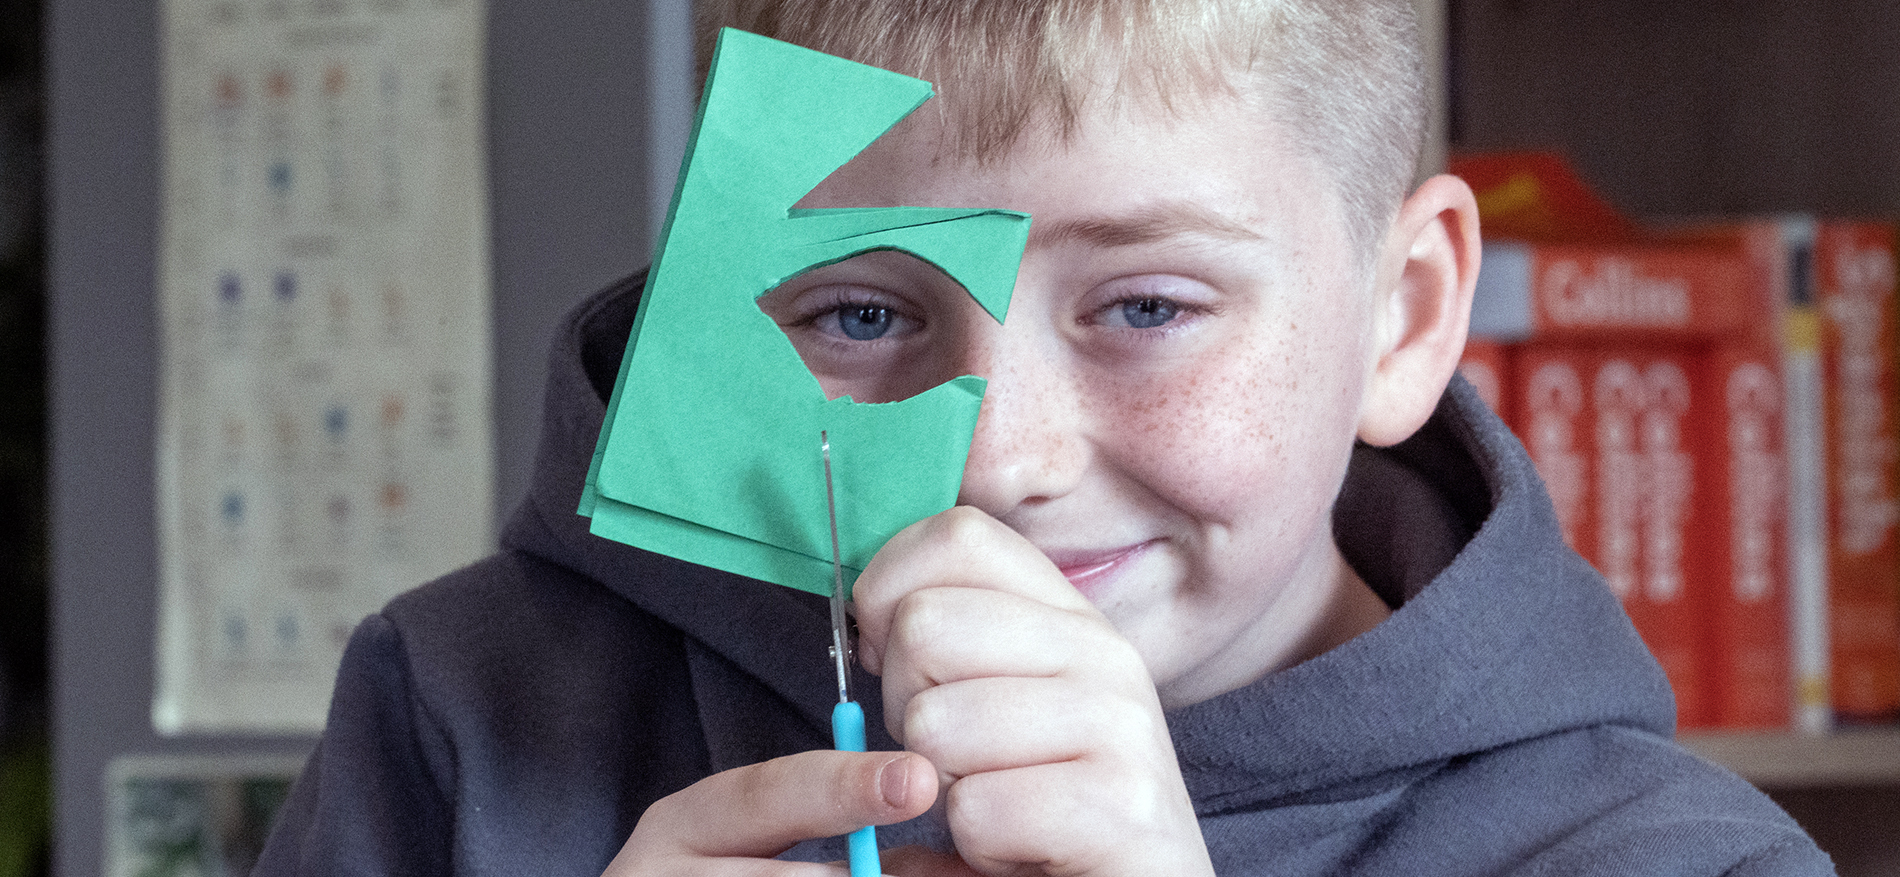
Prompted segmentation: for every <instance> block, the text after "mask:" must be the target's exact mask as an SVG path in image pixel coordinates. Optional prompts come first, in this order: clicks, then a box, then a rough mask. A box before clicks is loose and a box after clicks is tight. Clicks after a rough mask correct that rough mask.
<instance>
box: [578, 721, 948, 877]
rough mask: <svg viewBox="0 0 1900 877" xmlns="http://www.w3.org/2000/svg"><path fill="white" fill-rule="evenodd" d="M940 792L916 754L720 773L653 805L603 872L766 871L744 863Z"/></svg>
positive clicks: (910, 812) (897, 811)
mask: <svg viewBox="0 0 1900 877" xmlns="http://www.w3.org/2000/svg"><path fill="white" fill-rule="evenodd" d="M936 797H937V773H936V770H935V768H934V767H932V766H931V764H930V762H929V761H927V760H926V759H924V758H923V757H922V756H919V755H916V754H914V753H902V752H835V751H826V750H821V751H815V752H802V753H799V754H797V755H788V756H785V757H783V758H776V759H773V760H771V761H767V762H762V763H760V764H754V765H748V766H746V767H741V768H735V769H733V770H729V771H725V772H723V773H718V774H714V775H713V776H710V777H707V778H706V779H703V780H701V781H699V782H697V783H694V784H693V785H691V786H688V787H687V788H685V789H682V790H681V791H679V792H676V793H674V794H672V795H669V796H667V797H666V798H663V799H661V800H660V801H658V802H655V803H654V804H653V806H652V807H649V808H647V811H646V813H645V814H644V815H642V816H641V817H640V824H639V825H638V826H636V827H635V828H634V831H633V835H632V836H631V837H629V838H628V839H627V843H626V845H625V846H623V847H622V848H621V850H620V853H619V855H617V856H615V858H614V861H613V864H611V865H609V866H608V869H607V872H606V873H607V874H609V875H615V877H635V875H644V874H674V873H702V872H704V873H711V872H715V871H717V872H724V873H733V874H745V873H762V872H758V871H755V870H751V869H753V868H756V867H758V866H760V865H763V864H764V863H757V862H755V863H748V862H746V861H745V860H748V859H751V860H758V859H763V858H768V857H771V856H775V855H778V854H779V853H781V852H784V851H785V850H787V849H789V848H791V847H792V846H793V845H794V844H797V843H798V842H800V841H803V840H809V839H811V838H820V837H832V836H835V835H841V834H846V833H849V832H851V831H855V830H857V829H859V828H862V827H864V826H866V825H886V824H889V823H893V822H901V821H903V820H906V819H910V818H912V817H914V816H917V815H919V814H921V813H923V812H924V811H925V810H927V809H929V807H930V805H931V803H932V802H934V801H935V800H936ZM772 864H773V865H780V864H788V863H772ZM813 867H816V866H813ZM772 873H775V874H778V873H783V874H792V873H797V872H796V870H785V871H777V870H775V871H772ZM811 873H815V874H816V873H825V874H830V873H833V872H831V871H829V870H816V871H812V872H811Z"/></svg>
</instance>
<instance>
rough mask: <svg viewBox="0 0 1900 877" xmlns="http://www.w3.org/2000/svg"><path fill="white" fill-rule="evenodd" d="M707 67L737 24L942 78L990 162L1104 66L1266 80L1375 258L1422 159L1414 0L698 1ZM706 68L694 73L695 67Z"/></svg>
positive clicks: (1168, 91)
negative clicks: (722, 35) (719, 39)
mask: <svg viewBox="0 0 1900 877" xmlns="http://www.w3.org/2000/svg"><path fill="white" fill-rule="evenodd" d="M700 25H701V27H700V39H701V43H700V46H699V49H700V53H699V57H700V62H701V65H702V66H703V65H705V64H707V63H709V58H710V56H711V48H712V41H713V40H714V39H715V35H716V33H717V31H718V29H719V28H721V27H735V28H738V29H740V30H745V31H751V32H753V33H757V34H760V35H763V36H768V37H772V38H775V39H779V40H784V41H786V42H790V43H796V44H798V45H802V46H806V47H809V48H813V49H817V50H819V51H822V52H826V53H828V54H833V55H838V56H840V57H845V58H850V59H852V60H855V61H859V62H862V63H866V64H871V65H873V66H877V67H882V68H885V69H888V70H895V71H897V72H899V73H905V74H908V75H911V76H916V77H918V78H921V79H927V80H930V81H932V82H934V83H936V85H937V88H938V91H939V92H940V93H942V94H946V95H954V98H953V101H954V103H953V104H952V105H950V106H948V107H944V108H941V110H940V111H942V112H947V113H948V114H949V117H948V121H950V122H951V124H950V125H948V126H947V128H948V129H949V131H950V132H951V133H950V136H951V137H952V138H954V141H955V142H954V143H952V144H950V146H951V148H953V149H955V150H957V151H958V152H960V153H961V154H963V155H965V156H968V157H972V158H975V159H977V160H986V159H989V158H993V157H996V156H999V155H1001V154H1003V153H1004V152H1006V151H1007V150H1008V149H1009V148H1010V147H1011V146H1012V145H1014V144H1015V143H1016V142H1017V141H1018V140H1019V139H1020V138H1022V137H1023V136H1024V135H1025V134H1028V133H1031V132H1035V133H1037V134H1040V133H1041V132H1043V131H1046V130H1051V129H1052V130H1053V132H1054V133H1055V135H1056V136H1058V137H1065V138H1066V137H1067V136H1069V134H1070V133H1071V132H1073V130H1074V128H1075V126H1076V124H1077V122H1078V119H1079V118H1080V116H1081V112H1082V107H1083V105H1084V103H1085V102H1086V101H1088V100H1090V99H1092V97H1094V96H1092V95H1091V93H1090V92H1091V90H1092V88H1093V87H1094V79H1095V77H1096V76H1098V75H1100V74H1101V72H1102V70H1103V67H1102V65H1103V64H1104V63H1107V64H1110V65H1112V66H1111V67H1110V69H1111V70H1114V71H1116V72H1117V73H1118V77H1119V78H1118V80H1117V81H1116V82H1114V83H1112V85H1111V87H1112V88H1113V90H1114V91H1115V92H1117V93H1118V94H1119V95H1120V96H1125V97H1131V98H1134V99H1138V100H1149V101H1156V102H1158V103H1159V104H1160V105H1161V106H1162V107H1167V106H1169V105H1170V103H1171V101H1172V100H1174V99H1176V98H1177V97H1178V96H1184V95H1185V96H1203V95H1206V94H1208V93H1210V92H1216V91H1228V92H1236V91H1241V90H1243V89H1245V90H1246V91H1247V92H1249V93H1251V92H1252V89H1251V88H1246V87H1247V86H1257V85H1259V84H1264V85H1266V88H1265V89H1263V92H1264V95H1265V97H1266V99H1267V100H1268V101H1269V104H1268V105H1269V107H1271V109H1272V110H1273V111H1274V112H1276V113H1278V114H1279V117H1278V121H1280V122H1281V123H1282V124H1286V125H1288V126H1290V127H1291V128H1292V131H1293V133H1294V135H1295V138H1296V141H1297V142H1296V144H1295V145H1296V146H1303V147H1305V148H1307V149H1308V152H1309V154H1310V155H1311V156H1312V157H1313V158H1315V159H1316V160H1317V161H1318V163H1319V164H1320V165H1321V166H1322V167H1323V168H1324V169H1325V171H1326V173H1328V174H1329V175H1330V177H1331V182H1332V184H1333V188H1334V191H1335V192H1337V193H1338V195H1339V198H1340V201H1341V204H1342V206H1343V209H1344V212H1345V219H1346V224H1347V228H1346V232H1347V235H1348V239H1349V241H1350V242H1351V244H1352V245H1353V246H1354V247H1355V248H1356V249H1357V250H1358V252H1359V253H1360V254H1361V255H1362V257H1364V258H1370V256H1371V254H1372V252H1373V251H1374V249H1375V248H1376V247H1377V246H1378V245H1379V243H1380V241H1381V240H1382V238H1383V236H1384V234H1385V230H1386V228H1387V226H1388V225H1389V224H1390V222H1391V220H1392V217H1393V216H1394V215H1396V212H1397V210H1398V206H1399V204H1400V202H1402V201H1403V200H1404V198H1405V195H1406V194H1407V192H1408V191H1409V190H1410V187H1411V185H1412V182H1413V180H1414V178H1415V175H1416V173H1417V170H1418V161H1419V155H1420V152H1421V150H1422V147H1423V141H1424V136H1425V125H1426V112H1427V110H1426V105H1425V102H1426V94H1425V76H1424V69H1423V62H1422V59H1421V49H1420V46H1419V36H1418V22H1417V19H1416V17H1415V15H1414V13H1413V10H1412V0H700ZM702 72H703V70H702Z"/></svg>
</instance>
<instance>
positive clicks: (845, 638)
mask: <svg viewBox="0 0 1900 877" xmlns="http://www.w3.org/2000/svg"><path fill="white" fill-rule="evenodd" d="M818 453H819V455H820V456H822V457H823V458H824V460H825V513H826V514H827V515H829V516H830V518H831V663H832V666H833V667H834V668H835V669H836V670H837V671H838V702H839V703H845V702H847V701H849V700H851V630H850V628H849V627H848V625H849V624H850V622H849V620H847V619H846V618H845V614H844V559H843V558H842V556H841V555H840V554H839V553H838V500H837V497H836V495H835V494H834V492H833V490H832V486H831V436H830V435H829V434H828V433H827V432H826V431H825V430H819V431H818Z"/></svg>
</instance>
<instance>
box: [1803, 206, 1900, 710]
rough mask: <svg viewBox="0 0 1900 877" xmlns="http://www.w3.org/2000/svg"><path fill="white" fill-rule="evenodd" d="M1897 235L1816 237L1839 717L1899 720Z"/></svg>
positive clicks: (1825, 231) (1831, 227)
mask: <svg viewBox="0 0 1900 877" xmlns="http://www.w3.org/2000/svg"><path fill="white" fill-rule="evenodd" d="M1893 248H1894V231H1893V228H1892V227H1891V226H1889V225H1886V224H1881V223H1864V222H1824V223H1822V224H1821V226H1820V229H1819V232H1818V233H1817V235H1816V240H1815V272H1816V274H1815V276H1816V284H1815V293H1816V299H1817V305H1818V307H1819V312H1820V315H1821V323H1822V327H1821V329H1822V331H1821V363H1822V370H1823V387H1824V392H1825V398H1826V401H1825V406H1826V408H1825V410H1826V446H1827V449H1828V453H1827V457H1826V473H1827V509H1828V514H1827V518H1828V572H1829V582H1828V586H1829V625H1828V626H1829V633H1830V637H1829V639H1830V643H1831V647H1832V656H1833V672H1832V677H1831V686H1830V687H1831V689H1832V694H1833V699H1834V711H1835V715H1836V717H1837V718H1840V719H1842V720H1845V721H1850V722H1852V721H1886V720H1892V719H1893V718H1895V717H1896V716H1900V592H1897V591H1896V578H1897V577H1900V548H1897V547H1896V544H1895V534H1894V527H1895V521H1896V518H1900V501H1896V499H1895V489H1894V487H1895V470H1894V467H1895V454H1896V450H1895V447H1896V442H1900V431H1897V429H1896V417H1895V412H1894V411H1893V408H1892V405H1893V401H1892V400H1893V399H1894V398H1895V389H1896V387H1895V362H1894V356H1895V347H1894V345H1895V339H1894V334H1895V329H1894V283H1895V268H1894V249H1893Z"/></svg>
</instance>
